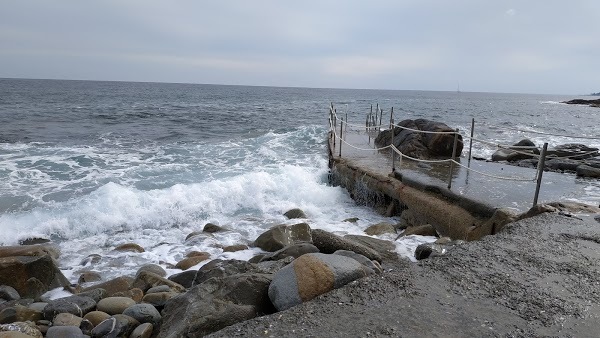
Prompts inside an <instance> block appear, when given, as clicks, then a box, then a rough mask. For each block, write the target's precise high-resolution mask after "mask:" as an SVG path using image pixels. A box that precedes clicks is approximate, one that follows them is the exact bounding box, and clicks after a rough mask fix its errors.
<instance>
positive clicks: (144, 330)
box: [129, 323, 154, 338]
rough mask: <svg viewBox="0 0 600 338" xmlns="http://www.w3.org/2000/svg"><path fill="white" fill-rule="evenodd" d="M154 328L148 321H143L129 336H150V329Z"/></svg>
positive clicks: (137, 337) (133, 337)
mask: <svg viewBox="0 0 600 338" xmlns="http://www.w3.org/2000/svg"><path fill="white" fill-rule="evenodd" d="M153 330H154V326H153V325H152V324H150V323H143V324H140V325H138V327H136V328H135V330H133V332H131V335H129V338H150V337H152V331H153Z"/></svg>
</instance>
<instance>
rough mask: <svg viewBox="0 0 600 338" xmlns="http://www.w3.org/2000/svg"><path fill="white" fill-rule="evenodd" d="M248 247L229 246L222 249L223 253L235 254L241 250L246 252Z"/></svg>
mask: <svg viewBox="0 0 600 338" xmlns="http://www.w3.org/2000/svg"><path fill="white" fill-rule="evenodd" d="M247 249H248V246H247V245H245V244H237V245H229V246H225V247H223V252H236V251H242V250H247Z"/></svg>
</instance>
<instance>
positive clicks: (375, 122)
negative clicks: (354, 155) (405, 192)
mask: <svg viewBox="0 0 600 338" xmlns="http://www.w3.org/2000/svg"><path fill="white" fill-rule="evenodd" d="M393 114H394V108H393V107H392V109H391V111H390V122H389V124H386V125H384V124H382V123H381V121H382V119H383V109H381V108H379V105H377V107H376V109H375V113H373V106H372V105H371V110H370V113H368V114H367V117H366V121H365V125H364V126H363V125H362V124H356V123H350V122H348V113H347V112H346V114H345V115H346V116H345V117H346V118H345V119H344V118H343V117H340V116H338V113H337V111H336V109H335V108H334V106H333V103H332V104H331V105H330V116H329V126H330V135H331V137H332V138H333V146H334V148H335V144H336V140H339V156H340V157H341V155H342V149H341V146H342V143H343V144H345V145H346V146H349V147H351V148H354V149H356V150H360V151H382V150H385V149H388V148H390V149H391V151H392V154H393V155H394V156H393V157H392V169H393V170H395V155H399V156H400V163H402V158H407V159H409V160H412V161H416V162H423V163H438V164H439V163H450V174H449V176H450V177H449V182H448V189H450V188H451V184H452V171H453V166H454V165H457V166H459V167H462V168H464V169H465V170H467V173H468V172H471V171H472V172H475V173H477V174H478V175H481V176H484V177H489V178H494V179H499V180H508V181H520V182H528V181H536V180H537V185H536V191H535V196H534V205H536V204H537V199H538V194H539V189H540V185H541V180H542V175H543V169H544V166H545V159H546V152H547V147H548V143H545V144H544V147H543V148H542V150H541V152H540V154H535V153H534V152H533V151H526V150H527V149H529V150H533V149H540V147H538V146H514V145H513V146H511V145H503V144H499V143H496V142H492V141H488V140H482V139H479V138H476V137H474V136H473V130H474V125H475V119H472V122H471V135H465V134H462V133H460V132H459V130H458V129H456V130H455V131H429V130H419V129H413V128H409V127H405V126H401V125H399V124H396V123H394V119H393ZM338 120H340V127H339V129H340V130H339V133H338V132H337V130H336V129H337V122H338ZM487 126H491V127H494V128H497V129H501V130H511V131H517V132H521V133H532V134H539V135H549V136H556V137H567V138H573V139H589V140H600V137H596V136H578V135H567V134H558V133H549V132H540V131H535V130H523V129H519V128H506V127H502V126H494V125H490V124H487ZM344 127H345V128H344ZM348 127H350V130H351V131H352V130H353V129H352V128H357V129H355V131H360V130H363V128H364V130H365V131H366V134H367V135H368V142H369V144H370V143H371V135H372V132H373V131H376V132H380V131H381V130H382V128H384V129H385V128H389V129H391V131H392V133H393V132H394V129H395V128H400V129H403V130H408V131H412V132H418V133H424V134H445V135H452V134H454V135H455V136H454V139H455V142H454V143H455V145H454V147H453V155H452V157H451V158H450V159H443V160H425V159H420V158H415V157H412V156H409V155H406V154H404V153H402V152H401V151H400V150H399V149H398V148H396V146H395V145H394V144H393V137H391V140H392V143H391V144H389V145H387V146H383V147H376V148H371V147H369V148H363V147H358V146H356V145H354V144H351V143H350V142H347V141H346V140H345V138H344V136H343V131H344V130H346V131H347V130H348ZM459 135H460V136H462V137H463V140H466V139H468V140H470V142H469V155H468V160H469V162H468V164H467V165H464V164H462V163H460V162H458V161H456V155H455V152H456V143H457V140H458V136H459ZM473 142H478V143H481V144H483V145H487V146H490V147H494V148H497V149H505V150H510V151H511V152H514V153H517V154H523V155H526V156H528V157H531V158H535V159H537V160H538V165H537V167H538V169H537V171H536V175H535V176H534V177H533V178H524V177H516V176H501V175H494V174H489V173H485V172H482V171H479V170H476V169H473V168H471V167H470V164H471V157H472V156H471V149H472V144H473ZM594 154H597V151H589V152H585V153H581V154H576V155H567V156H552V158H553V159H576V158H584V157H587V156H589V155H594ZM459 156H460V155H459Z"/></svg>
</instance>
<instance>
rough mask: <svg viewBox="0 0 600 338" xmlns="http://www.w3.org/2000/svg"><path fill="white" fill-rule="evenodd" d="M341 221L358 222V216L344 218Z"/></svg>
mask: <svg viewBox="0 0 600 338" xmlns="http://www.w3.org/2000/svg"><path fill="white" fill-rule="evenodd" d="M342 222H349V223H356V222H358V217H351V218H346V219H345V220H343V221H342Z"/></svg>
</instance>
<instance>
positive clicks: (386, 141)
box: [375, 119, 463, 159]
mask: <svg viewBox="0 0 600 338" xmlns="http://www.w3.org/2000/svg"><path fill="white" fill-rule="evenodd" d="M398 126H400V127H403V128H400V127H396V128H394V129H393V133H394V134H393V135H392V130H383V131H381V132H380V133H379V135H377V138H375V144H377V145H378V146H380V147H385V146H388V145H390V144H391V143H392V138H393V144H394V146H395V147H396V148H397V149H398V150H400V151H401V152H402V153H403V154H405V155H408V156H410V157H414V158H418V159H429V158H450V157H452V149H453V147H454V134H435V133H438V132H445V133H453V132H454V129H452V128H450V127H449V126H447V125H446V124H444V123H441V122H436V121H431V120H426V119H416V120H404V121H401V122H400V123H398ZM404 128H407V129H404ZM410 129H412V130H410ZM419 131H424V132H426V133H424V132H419ZM462 149H463V141H462V136H460V135H458V143H457V149H456V156H460V154H461V152H462Z"/></svg>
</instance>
